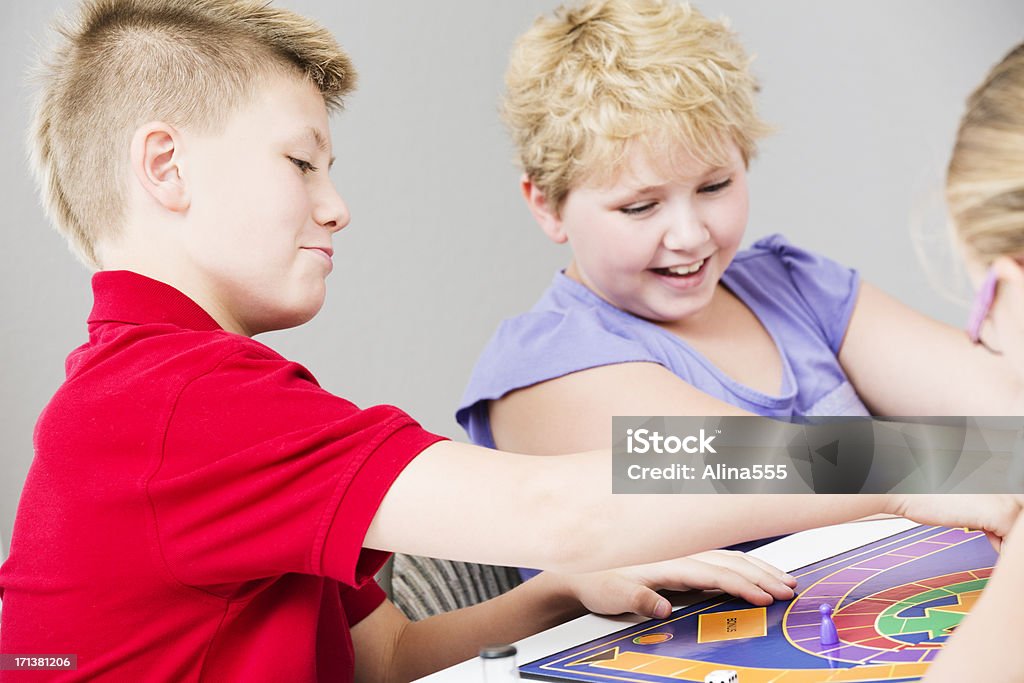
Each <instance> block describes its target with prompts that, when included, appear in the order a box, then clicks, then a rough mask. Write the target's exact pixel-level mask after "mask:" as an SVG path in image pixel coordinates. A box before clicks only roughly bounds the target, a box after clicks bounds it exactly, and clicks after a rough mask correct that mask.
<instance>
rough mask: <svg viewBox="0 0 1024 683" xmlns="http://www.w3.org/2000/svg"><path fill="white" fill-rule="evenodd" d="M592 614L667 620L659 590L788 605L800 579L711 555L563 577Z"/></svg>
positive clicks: (723, 554)
mask: <svg viewBox="0 0 1024 683" xmlns="http://www.w3.org/2000/svg"><path fill="white" fill-rule="evenodd" d="M562 578H563V579H564V580H565V581H566V582H567V584H568V589H569V590H570V591H571V593H572V594H573V595H575V597H576V598H577V599H578V600H579V601H580V602H581V603H582V604H583V606H584V607H586V608H587V609H588V610H590V611H591V612H594V613H597V614H623V613H626V612H633V613H634V614H639V615H640V616H644V617H655V618H659V619H660V618H664V617H667V616H668V615H669V614H670V613H671V611H672V605H671V604H670V603H669V601H668V600H667V599H666V598H665V597H663V596H661V595H659V594H658V593H657V592H655V591H658V590H673V591H686V590H720V591H724V592H726V593H729V594H731V595H735V596H737V597H740V598H743V599H744V600H746V601H747V602H749V603H751V604H754V605H770V604H771V603H772V602H773V601H775V600H790V599H792V597H793V595H794V593H793V588H794V587H795V586H796V579H795V578H793V577H792V576H790V575H789V574H786V573H784V572H783V571H781V570H779V569H776V568H775V567H773V566H771V565H770V564H768V563H767V562H763V561H761V560H759V559H757V558H754V557H750V556H749V555H746V554H744V553H741V552H735V551H730V550H712V551H710V552H706V553H699V554H697V555H690V556H689V557H681V558H679V559H675V560H667V561H665V562H655V563H653V564H643V565H636V566H633V567H622V568H620V569H613V570H609V571H602V572H592V573H589V574H572V575H562Z"/></svg>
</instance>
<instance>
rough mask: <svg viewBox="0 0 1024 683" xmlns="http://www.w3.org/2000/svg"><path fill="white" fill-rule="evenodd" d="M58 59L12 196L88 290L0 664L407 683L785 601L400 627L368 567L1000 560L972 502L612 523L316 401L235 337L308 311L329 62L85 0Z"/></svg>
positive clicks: (504, 471)
mask: <svg viewBox="0 0 1024 683" xmlns="http://www.w3.org/2000/svg"><path fill="white" fill-rule="evenodd" d="M64 36H65V43H64V44H63V45H62V47H60V48H59V49H58V50H57V51H56V52H55V53H54V58H53V61H52V62H51V64H50V65H49V67H48V71H47V80H46V83H45V85H44V88H43V90H42V93H41V98H40V102H39V106H38V109H37V117H36V122H35V126H34V130H33V140H34V145H35V153H36V159H35V162H36V169H37V171H38V175H39V180H40V183H41V185H42V188H43V196H44V198H45V200H46V203H47V208H48V209H49V211H50V214H51V217H52V219H53V220H54V222H55V223H56V225H57V227H58V228H59V229H60V230H61V231H62V232H63V233H64V234H65V235H66V236H67V237H68V239H69V240H70V242H71V244H72V246H73V247H74V248H75V250H76V251H77V252H78V253H79V255H80V256H81V257H82V258H83V260H84V261H85V262H86V263H87V264H88V265H90V266H91V267H93V268H94V269H96V270H98V271H99V272H97V273H96V275H95V276H94V278H93V291H94V296H95V304H94V307H93V311H92V314H91V315H90V317H89V321H88V323H89V341H88V342H87V343H86V344H84V345H83V346H82V347H80V348H78V349H77V350H75V351H74V352H73V353H72V354H71V355H70V356H69V358H68V361H67V381H66V382H65V383H64V384H63V385H62V386H61V387H60V389H59V390H58V391H57V393H56V394H55V395H54V397H53V399H52V400H51V402H50V404H49V405H48V406H47V408H46V409H45V410H44V412H43V414H42V415H41V417H40V420H39V423H38V425H37V429H36V434H35V448H36V454H35V459H34V461H33V464H32V468H31V470H30V472H29V476H28V479H27V481H26V484H25V489H24V492H23V495H22V499H21V503H20V507H19V511H18V517H17V520H16V524H15V532H14V536H13V538H12V546H11V556H10V559H9V561H8V562H7V563H6V564H5V565H4V566H3V568H2V570H0V597H2V599H3V601H4V611H3V614H4V626H3V630H2V632H0V633H2V640H0V652H2V653H3V654H7V655H13V654H21V655H31V654H35V655H39V654H56V653H61V654H73V655H76V656H77V663H76V666H77V668H76V670H74V671H68V672H64V673H63V674H53V672H51V673H50V675H58V676H63V678H64V679H66V680H98V679H110V680H175V681H178V680H195V681H198V680H210V681H227V680H245V681H261V680H266V681H281V680H292V681H315V680H339V681H346V680H366V681H392V680H408V679H411V678H413V677H416V676H419V675H423V674H425V673H428V672H430V671H432V670H435V669H438V668H441V667H443V666H446V665H449V664H451V663H454V662H456V661H459V660H461V659H465V658H466V657H469V656H471V655H472V654H473V653H474V652H475V650H476V649H477V648H478V647H479V646H480V645H481V644H483V643H486V642H489V641H512V640H516V639H519V638H521V637H524V636H525V635H527V634H529V633H532V632H535V631H537V630H540V629H543V628H546V627H548V626H550V625H552V624H554V623H556V622H557V621H559V620H562V619H565V618H567V617H568V616H571V615H572V614H574V613H576V612H578V611H579V609H580V606H581V604H582V605H584V606H586V607H589V608H592V609H596V610H601V611H624V610H627V609H635V610H636V611H640V612H643V613H647V614H652V615H654V614H656V615H659V616H664V614H665V610H667V603H665V602H664V600H663V599H662V598H660V597H659V596H657V595H656V594H655V593H653V592H652V591H650V590H648V589H647V588H646V587H647V586H654V587H658V586H669V587H680V586H682V585H690V586H696V587H716V586H718V587H722V588H725V589H727V590H730V591H732V592H736V593H738V594H740V595H743V596H744V597H748V598H749V599H752V600H756V601H761V602H763V601H765V600H767V601H770V600H771V599H772V598H774V597H780V598H784V597H789V596H791V595H792V591H791V582H790V583H789V584H787V578H786V577H785V576H784V575H781V573H779V572H776V571H773V570H771V569H770V568H766V567H761V566H757V565H752V564H749V563H746V562H744V561H742V560H737V559H735V558H731V559H725V560H719V563H720V564H722V565H724V566H725V568H724V569H720V568H713V567H709V566H708V565H707V564H704V563H702V562H700V561H698V560H682V561H679V562H677V563H668V564H664V563H663V564H658V565H652V566H648V567H646V568H644V569H642V570H639V573H637V572H632V573H624V574H599V575H585V576H581V577H564V576H559V575H554V574H549V575H547V576H542V577H541V578H539V579H535V580H533V581H530V582H528V583H526V584H524V585H523V586H521V587H519V588H517V589H516V590H515V591H512V592H511V593H508V594H506V595H504V596H501V597H499V598H496V599H495V600H492V601H490V602H488V603H484V604H482V605H478V606H476V607H472V608H469V609H466V610H460V611H459V612H454V613H451V614H447V615H442V616H440V617H435V618H432V619H428V620H424V621H422V622H417V623H415V624H411V623H410V622H408V621H407V620H405V619H404V617H402V616H401V615H400V614H399V613H398V612H397V610H395V608H394V607H393V606H391V605H390V604H389V603H387V602H386V601H385V600H384V595H383V593H382V592H381V591H380V589H379V588H378V587H377V586H376V584H375V583H374V582H373V581H372V576H373V574H374V573H375V572H376V570H377V569H378V568H379V567H380V566H381V564H382V562H383V561H384V560H385V558H386V557H387V555H386V552H387V551H402V552H408V553H415V554H422V555H433V556H439V557H448V558H452V559H456V560H467V561H476V562H485V563H492V564H518V565H524V566H536V567H543V568H548V569H556V570H569V571H589V570H594V569H603V568H607V567H612V566H619V565H623V564H630V563H640V562H651V561H654V560H663V559H665V558H668V557H677V556H680V555H683V554H685V553H688V552H694V551H698V550H702V549H705V548H710V547H716V546H720V545H725V544H729V543H733V542H736V541H740V540H745V539H748V538H753V537H761V536H768V535H772V534H775V533H780V532H785V531H792V530H796V529H800V528H807V527H810V526H816V525H821V524H828V523H831V522H836V521H841V520H844V519H851V518H855V517H860V516H864V515H869V514H873V513H876V512H895V513H899V514H907V515H909V516H913V517H914V518H916V519H919V520H920V521H924V522H932V523H948V524H959V525H969V526H973V527H976V528H983V529H986V530H988V531H990V532H991V533H992V534H993V536H994V537H1001V536H1002V535H1003V534H1005V533H1006V531H1007V530H1008V528H1009V527H1010V525H1011V524H1012V522H1013V520H1014V519H1015V518H1016V516H1017V514H1018V511H1019V503H1018V501H1017V500H1016V499H1014V498H1010V497H994V496H989V497H973V498H972V497H963V496H960V497H955V498H948V499H940V498H935V497H921V498H916V499H908V498H900V497H893V496H856V497H838V498H837V497H827V496H816V497H796V496H786V497H779V498H772V497H758V496H745V497H726V496H719V497H714V496H705V497H701V498H699V499H697V500H695V499H693V498H690V497H686V496H652V497H649V498H646V497H645V498H640V497H629V496H619V497H613V496H612V495H611V494H610V492H609V489H610V487H609V485H608V476H607V473H608V472H609V470H610V467H609V462H608V459H609V456H608V454H607V453H604V454H586V455H576V456H566V457H560V458H533V457H530V456H522V455H514V454H503V453H497V452H485V451H484V450H483V449H479V448H476V447H472V446H468V445H463V444H456V443H452V442H448V441H444V440H442V439H441V437H438V436H435V435H433V434H430V433H428V432H426V431H424V430H423V429H421V428H420V427H419V426H418V425H417V424H416V423H415V422H414V421H413V420H412V419H411V418H410V417H408V416H407V415H405V414H404V413H403V412H401V411H400V410H398V409H397V408H393V407H390V406H376V407H372V408H368V409H365V410H361V409H359V408H357V407H356V406H354V405H353V404H351V403H350V402H348V401H346V400H345V399H342V398H339V397H337V396H333V395H331V394H329V393H327V392H325V391H323V390H322V389H321V388H320V387H319V386H318V385H317V383H316V381H315V379H314V378H313V377H312V375H311V374H310V373H309V372H308V371H307V370H306V369H304V368H303V367H301V366H299V365H297V364H295V363H292V362H289V361H287V360H286V359H284V358H282V357H281V356H280V355H278V354H276V353H275V352H274V351H272V350H271V349H269V348H268V347H266V346H264V345H263V344H260V343H259V342H256V341H254V340H253V339H252V338H251V337H252V336H253V335H255V334H258V333H260V332H266V331H269V330H276V329H283V328H287V327H292V326H295V325H299V324H302V323H304V322H306V321H308V320H309V319H310V318H312V317H313V316H314V315H315V314H316V313H317V311H318V310H319V309H320V307H321V305H322V303H323V299H324V294H325V279H326V277H327V275H328V274H329V273H330V271H331V268H332V259H331V256H332V254H333V248H332V237H333V235H334V234H335V233H336V232H337V231H339V230H341V229H342V228H343V227H345V225H346V224H347V223H348V220H349V217H348V210H347V208H346V206H345V204H344V202H343V201H342V199H341V198H340V197H339V196H338V194H337V193H336V191H335V189H334V187H333V186H332V184H331V182H330V179H329V178H328V175H327V169H328V167H329V166H330V164H331V163H332V161H333V160H332V159H331V142H330V136H329V128H328V125H327V117H328V109H329V108H336V107H338V106H339V105H340V103H341V99H342V97H343V96H344V95H345V94H346V93H347V92H348V91H349V90H350V89H351V87H352V85H353V82H354V72H353V70H352V67H351V64H350V63H349V61H348V59H347V57H346V56H345V55H344V53H343V52H342V51H341V50H340V49H339V48H338V46H337V45H336V44H335V42H334V40H333V39H332V38H331V36H330V35H329V34H328V33H327V32H326V31H324V30H323V29H322V28H320V27H319V26H317V25H315V24H313V23H312V22H310V21H308V20H306V19H303V18H302V17H299V16H297V15H295V14H293V13H291V12H287V11H285V10H280V9H276V8H273V7H268V6H266V5H265V3H263V2H247V1H242V0H236V1H232V0H220V1H215V0H200V1H197V2H196V1H191V0H190V1H188V2H185V1H184V0H159V1H158V0H134V1H133V0H91V1H90V2H87V3H85V5H84V9H83V13H82V18H81V20H80V22H79V24H78V25H76V26H71V27H68V28H66V29H65V30H64ZM495 483H499V484H500V486H499V487H495V486H494V485H495ZM650 519H658V520H660V522H659V524H658V525H657V526H654V527H652V526H651V525H650V524H649V523H648V522H649V520H650ZM637 528H643V529H645V533H644V534H643V535H639V534H635V533H632V530H634V529H637ZM726 557H729V556H726ZM755 584H756V585H755ZM16 677H17V675H16V674H15V673H14V672H9V671H7V672H0V678H2V679H3V680H8V678H16Z"/></svg>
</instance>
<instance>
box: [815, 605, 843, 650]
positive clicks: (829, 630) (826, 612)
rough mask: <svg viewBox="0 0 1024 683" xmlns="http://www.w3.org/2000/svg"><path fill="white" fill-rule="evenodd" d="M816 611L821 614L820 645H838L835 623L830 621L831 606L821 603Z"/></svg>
mask: <svg viewBox="0 0 1024 683" xmlns="http://www.w3.org/2000/svg"><path fill="white" fill-rule="evenodd" d="M818 611H819V612H821V644H822V645H838V644H839V633H838V632H837V631H836V624H835V622H834V621H832V605H830V604H828V603H827V602H823V603H821V605H819V606H818Z"/></svg>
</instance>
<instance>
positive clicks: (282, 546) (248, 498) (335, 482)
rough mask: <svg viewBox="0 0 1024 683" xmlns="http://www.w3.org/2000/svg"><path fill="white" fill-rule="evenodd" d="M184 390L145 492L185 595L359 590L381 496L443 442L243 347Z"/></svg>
mask: <svg viewBox="0 0 1024 683" xmlns="http://www.w3.org/2000/svg"><path fill="white" fill-rule="evenodd" d="M252 344H253V346H252V347H251V348H248V347H247V348H244V349H243V350H241V351H238V352H235V353H233V354H231V355H229V356H228V357H226V358H225V359H224V360H222V361H221V362H220V363H219V364H218V365H217V366H216V367H215V368H213V369H212V370H210V371H209V372H206V373H205V374H203V375H201V376H200V377H198V378H196V379H194V380H192V381H191V382H189V383H188V384H187V385H186V386H185V388H184V389H183V390H182V392H181V394H180V396H179V397H178V398H177V400H176V402H175V407H174V410H173V413H172V414H171V416H170V418H169V420H168V424H167V428H166V432H165V434H164V443H163V449H162V459H161V461H160V464H159V466H158V467H157V469H156V471H155V472H154V473H153V474H152V476H151V477H150V478H149V480H148V481H147V482H146V483H145V486H146V488H147V495H148V496H149V499H150V501H151V504H152V506H153V510H154V520H155V524H156V526H157V538H158V539H159V544H160V546H161V547H160V548H159V549H158V550H159V552H160V553H161V554H162V556H163V558H164V562H165V564H166V566H167V568H168V570H169V571H170V572H171V574H172V575H173V576H174V577H175V578H176V579H177V580H178V581H181V582H182V583H185V584H188V585H194V586H195V585H201V586H206V587H210V586H213V587H214V588H213V592H214V593H216V594H219V593H220V592H221V591H219V590H218V589H217V588H216V587H217V586H224V591H225V592H227V591H228V590H229V587H230V586H231V584H235V583H238V582H246V581H253V580H258V579H261V578H264V577H268V576H275V575H280V574H284V573H289V572H298V573H304V574H313V575H319V576H329V577H331V578H334V579H336V580H338V581H339V582H341V583H344V584H347V585H350V586H359V585H361V584H362V583H363V582H365V581H366V580H367V579H368V578H369V577H370V576H372V575H373V573H374V572H376V570H377V569H378V568H379V566H380V565H381V564H382V563H383V561H384V559H386V557H387V554H386V553H380V552H375V551H362V542H363V539H364V537H365V535H366V531H367V529H368V528H369V525H370V522H371V521H372V520H373V516H374V514H376V511H377V508H378V507H379V505H380V502H381V500H382V499H383V497H384V494H385V493H386V492H387V490H388V489H389V488H390V486H391V484H392V483H393V482H394V480H395V479H396V478H397V477H398V475H399V474H400V473H401V471H402V469H403V468H404V467H405V466H406V465H407V464H408V463H409V462H410V461H411V460H412V459H413V458H414V457H416V455H418V454H419V453H420V452H421V451H422V450H423V449H424V448H426V447H427V446H429V445H431V444H433V443H436V442H437V441H439V440H441V439H442V437H439V436H436V435H434V434H430V433H429V432H426V431H424V430H423V429H422V428H420V427H419V425H418V424H417V423H416V422H415V421H414V420H413V419H412V418H410V417H409V416H408V415H406V414H405V413H403V412H402V411H401V410H399V409H397V408H394V407H392V406H374V407H371V408H368V409H365V410H361V409H359V408H357V407H356V406H355V405H353V404H352V403H351V402H349V401H346V400H345V399H343V398H340V397H337V396H334V395H333V394H330V393H329V392H327V391H324V390H323V389H322V388H320V386H319V385H318V384H317V383H316V380H315V379H313V377H312V375H310V374H309V372H308V371H306V370H305V369H304V368H303V367H302V366H300V365H298V364H296V363H291V362H288V361H286V360H285V359H283V358H281V357H280V356H278V355H277V354H274V353H273V352H272V351H270V350H269V349H266V347H263V346H262V345H258V344H257V343H256V342H252Z"/></svg>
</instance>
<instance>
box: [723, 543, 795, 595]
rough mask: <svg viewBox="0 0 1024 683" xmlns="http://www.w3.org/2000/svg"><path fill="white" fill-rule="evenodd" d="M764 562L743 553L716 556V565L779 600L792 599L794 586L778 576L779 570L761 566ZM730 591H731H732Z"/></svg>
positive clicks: (769, 566)
mask: <svg viewBox="0 0 1024 683" xmlns="http://www.w3.org/2000/svg"><path fill="white" fill-rule="evenodd" d="M762 564H766V563H757V562H753V561H752V558H750V557H747V556H746V555H743V554H741V553H740V554H731V553H730V554H723V555H716V556H715V565H716V566H719V567H722V568H723V569H727V570H730V571H732V572H734V573H735V574H738V575H739V576H741V577H743V578H744V579H746V580H747V581H749V582H750V583H752V584H754V585H756V586H758V587H760V588H761V590H762V591H764V592H765V593H767V594H768V595H770V596H771V597H772V598H775V599H777V600H789V599H791V598H792V597H793V587H792V586H791V585H789V584H787V583H786V582H785V581H783V580H782V579H781V578H780V577H779V576H777V571H778V570H776V569H775V568H774V567H772V566H771V565H767V566H768V569H764V568H762V566H761V565H762ZM729 592H730V593H731V592H732V591H729ZM734 595H735V593H734ZM742 597H746V596H742ZM748 600H749V599H748ZM750 602H753V601H750ZM757 604H760V603H757Z"/></svg>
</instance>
